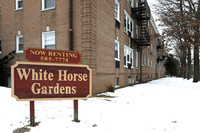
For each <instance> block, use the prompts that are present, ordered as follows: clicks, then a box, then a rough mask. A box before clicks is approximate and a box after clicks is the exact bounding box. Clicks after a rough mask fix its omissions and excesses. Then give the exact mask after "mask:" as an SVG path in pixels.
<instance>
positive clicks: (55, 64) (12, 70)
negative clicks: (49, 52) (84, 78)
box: [11, 62, 92, 101]
mask: <svg viewBox="0 0 200 133" xmlns="http://www.w3.org/2000/svg"><path fill="white" fill-rule="evenodd" d="M18 65H35V66H55V67H56V66H58V67H60V66H61V67H65V66H66V67H75V68H78V67H82V68H86V69H87V70H88V71H89V94H88V95H87V96H86V97H70V98H68V97H66V98H27V99H20V98H19V97H18V96H16V95H15V75H14V69H15V68H16V67H17V66H18ZM11 81H12V97H14V98H16V99H17V101H41V100H80V99H83V100H85V99H88V98H89V97H90V96H92V70H91V69H90V68H89V66H88V65H75V64H58V63H33V62H16V64H15V65H12V66H11Z"/></svg>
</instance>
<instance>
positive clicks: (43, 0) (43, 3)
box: [42, 0, 56, 11]
mask: <svg viewBox="0 0 200 133" xmlns="http://www.w3.org/2000/svg"><path fill="white" fill-rule="evenodd" d="M54 1H55V2H54V6H53V7H48V8H45V0H42V11H46V10H51V9H55V8H56V0H54Z"/></svg>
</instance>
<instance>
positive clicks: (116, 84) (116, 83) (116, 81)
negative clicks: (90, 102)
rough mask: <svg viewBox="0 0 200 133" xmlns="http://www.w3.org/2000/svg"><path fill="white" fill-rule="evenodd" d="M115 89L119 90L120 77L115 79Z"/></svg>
mask: <svg viewBox="0 0 200 133" xmlns="http://www.w3.org/2000/svg"><path fill="white" fill-rule="evenodd" d="M115 88H119V77H115Z"/></svg>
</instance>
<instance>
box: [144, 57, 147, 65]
mask: <svg viewBox="0 0 200 133" xmlns="http://www.w3.org/2000/svg"><path fill="white" fill-rule="evenodd" d="M146 65H147V58H146V55H145V56H144V66H146Z"/></svg>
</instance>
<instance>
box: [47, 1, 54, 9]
mask: <svg viewBox="0 0 200 133" xmlns="http://www.w3.org/2000/svg"><path fill="white" fill-rule="evenodd" d="M51 7H55V0H45V8H51Z"/></svg>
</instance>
